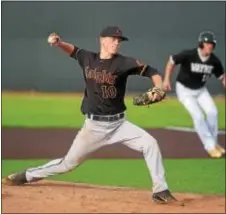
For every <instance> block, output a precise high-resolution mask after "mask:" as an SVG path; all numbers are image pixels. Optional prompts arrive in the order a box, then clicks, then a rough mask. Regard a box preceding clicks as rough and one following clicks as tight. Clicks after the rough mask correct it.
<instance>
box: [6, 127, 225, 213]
mask: <svg viewBox="0 0 226 214" xmlns="http://www.w3.org/2000/svg"><path fill="white" fill-rule="evenodd" d="M77 131H78V130H75V129H31V128H29V129H18V128H2V158H3V159H6V158H18V159H19V158H22V159H25V158H58V157H62V156H63V155H65V153H66V152H67V150H68V149H69V147H70V145H71V142H72V140H73V138H74V136H75V135H76V133H77ZM148 131H149V132H150V133H151V134H152V135H153V136H154V137H155V138H156V139H158V142H159V146H160V149H161V151H162V154H163V156H164V158H207V157H208V156H207V154H206V152H205V151H204V150H203V147H202V145H201V142H200V141H199V139H198V137H197V135H196V133H192V132H181V131H171V130H164V129H150V130H148ZM219 139H220V143H221V145H222V146H225V135H219ZM90 158H142V155H141V154H140V153H138V152H135V151H132V150H130V149H129V148H127V147H124V146H122V145H120V144H117V145H113V146H108V147H105V148H102V149H100V150H98V151H97V152H95V153H93V154H92V156H91V157H90ZM175 196H176V197H177V198H178V199H179V200H180V201H182V202H183V203H184V206H180V205H178V204H172V205H156V204H153V203H152V202H151V191H150V190H140V189H133V188H122V187H104V186H92V185H84V184H75V183H66V182H55V181H42V182H39V183H34V184H29V185H25V186H22V187H12V186H6V185H2V213H225V196H216V195H205V196H204V195H198V194H189V193H187V194H182V193H178V194H175Z"/></svg>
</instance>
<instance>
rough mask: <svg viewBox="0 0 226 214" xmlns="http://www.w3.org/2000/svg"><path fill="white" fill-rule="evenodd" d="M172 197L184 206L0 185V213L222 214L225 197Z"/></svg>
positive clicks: (107, 192) (47, 184) (110, 193)
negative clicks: (0, 195)
mask: <svg viewBox="0 0 226 214" xmlns="http://www.w3.org/2000/svg"><path fill="white" fill-rule="evenodd" d="M175 196H176V197H177V198H178V199H179V200H181V201H183V202H184V204H185V206H179V205H156V204H153V203H152V202H151V192H150V191H148V190H139V189H134V188H124V187H106V186H94V185H85V184H75V183H67V182H56V181H42V182H39V183H35V184H30V185H26V186H21V187H17V186H15V187H13V186H4V185H3V186H2V213H13V212H14V213H44V212H45V213H208V212H209V213H225V196H214V195H205V196H204V195H197V194H181V193H178V194H175Z"/></svg>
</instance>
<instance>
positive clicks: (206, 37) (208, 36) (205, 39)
mask: <svg viewBox="0 0 226 214" xmlns="http://www.w3.org/2000/svg"><path fill="white" fill-rule="evenodd" d="M198 43H199V47H200V48H202V47H203V43H211V44H213V45H214V47H215V46H216V44H217V40H216V37H215V35H214V33H213V32H211V31H202V32H201V33H200V34H199V38H198Z"/></svg>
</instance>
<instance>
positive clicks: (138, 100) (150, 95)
mask: <svg viewBox="0 0 226 214" xmlns="http://www.w3.org/2000/svg"><path fill="white" fill-rule="evenodd" d="M165 96H166V94H165V92H164V91H163V90H162V89H160V88H158V87H154V88H151V89H149V90H148V91H147V92H145V93H143V94H140V95H138V96H135V97H133V104H134V105H137V106H146V105H151V104H154V103H158V102H160V101H162V100H163V99H164V98H165Z"/></svg>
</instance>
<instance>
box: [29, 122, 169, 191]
mask: <svg viewBox="0 0 226 214" xmlns="http://www.w3.org/2000/svg"><path fill="white" fill-rule="evenodd" d="M115 143H122V144H124V145H126V146H128V147H129V148H131V149H133V150H136V151H139V152H142V153H143V156H144V159H145V161H146V164H147V167H148V169H149V172H150V176H151V178H152V182H153V192H160V191H163V190H166V189H168V186H167V183H166V180H165V175H164V174H165V172H164V166H163V162H162V156H161V153H160V149H159V146H158V143H157V141H156V139H155V138H153V137H152V136H151V135H149V134H148V133H147V132H146V131H144V130H143V129H141V128H139V127H137V126H135V125H133V124H132V123H130V122H128V121H127V120H125V119H124V118H123V119H120V120H117V121H115V122H100V121H94V120H91V119H88V118H87V119H86V120H85V123H84V126H83V127H82V129H81V130H80V131H79V133H78V134H77V136H76V137H75V139H74V141H73V143H72V145H71V148H70V150H69V151H68V153H67V154H66V156H65V157H64V158H61V159H56V160H52V161H50V162H49V163H47V164H45V165H43V166H40V167H36V168H30V169H27V171H26V177H27V180H28V181H29V182H32V181H35V180H38V179H39V178H40V179H42V178H45V177H49V176H52V175H56V174H60V173H65V172H68V171H70V170H72V169H73V168H75V167H77V166H78V165H80V164H81V163H82V162H83V161H84V160H85V158H86V157H87V155H88V154H90V153H91V152H94V151H95V150H97V149H99V148H101V147H103V146H105V145H110V144H115ZM134 173H136V172H134Z"/></svg>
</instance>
